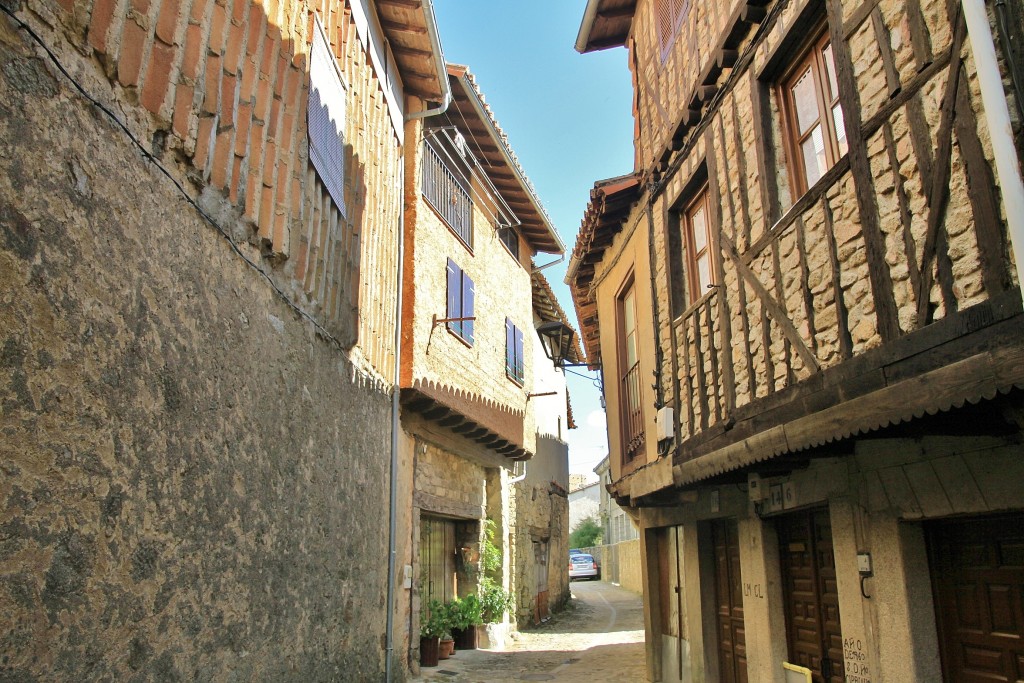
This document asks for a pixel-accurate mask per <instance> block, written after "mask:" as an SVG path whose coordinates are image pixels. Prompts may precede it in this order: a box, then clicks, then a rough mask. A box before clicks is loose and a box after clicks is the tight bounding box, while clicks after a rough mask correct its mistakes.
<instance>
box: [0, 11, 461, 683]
mask: <svg viewBox="0 0 1024 683" xmlns="http://www.w3.org/2000/svg"><path fill="white" fill-rule="evenodd" d="M2 9H3V14H2V15H0V96H2V97H0V99H2V103H0V111H2V113H0V349H2V351H0V367H2V369H3V371H2V373H0V433H2V435H3V436H2V438H0V463H2V464H0V469H2V471H3V476H2V477H0V548H2V550H0V614H2V615H3V617H2V618H0V652H2V653H3V657H2V661H0V678H3V679H5V680H126V681H127V680H166V681H171V680H184V679H197V680H227V679H232V678H237V679H241V680H282V681H284V680H296V681H310V680H339V679H348V680H356V679H360V680H371V679H379V678H380V677H381V676H383V673H384V671H385V668H386V666H387V663H386V652H385V637H384V627H383V625H384V623H385V622H386V621H387V619H386V616H387V609H386V608H385V605H386V604H387V601H386V598H387V593H388V590H387V586H388V576H387V573H388V567H387V562H386V558H387V554H388V514H387V511H388V508H389V493H388V488H389V487H388V481H389V478H390V477H391V467H390V463H389V452H390V448H389V436H390V434H391V427H390V424H391V415H392V387H393V386H394V384H395V383H396V380H397V378H396V373H395V357H396V352H397V348H396V337H397V335H396V333H395V328H396V324H397V318H398V316H397V306H396V300H397V297H396V296H395V294H396V291H397V283H398V281H399V280H398V277H399V273H398V262H399V253H400V252H399V236H400V235H401V229H400V218H401V213H402V198H403V193H402V176H403V169H404V166H403V158H404V155H405V154H406V148H407V144H406V143H405V142H404V135H405V123H404V121H405V119H406V117H407V115H408V114H409V112H410V111H412V110H417V109H422V108H423V107H424V106H425V105H424V101H431V102H432V101H437V100H441V99H443V93H444V91H445V90H446V87H447V84H446V81H445V79H446V78H447V75H446V74H445V73H444V72H443V67H439V66H438V65H443V56H442V55H441V54H440V48H439V43H438V39H437V35H436V31H435V30H434V29H433V19H432V10H431V7H430V4H429V2H423V3H419V2H414V3H409V2H401V3H393V2H388V0H382V1H381V2H377V3H367V2H360V1H359V0H354V1H353V2H340V1H339V2H327V3H313V4H308V3H304V2H284V3H277V2H273V3H257V2H250V1H249V0H235V1H234V2H231V1H228V2H223V1H220V0H214V1H206V0H194V1H193V0H185V1H183V2H170V0H166V1H160V0H157V1H154V2H150V1H148V0H144V1H141V2H135V1H132V2H104V1H102V0H99V1H97V2H92V1H91V0H86V1H84V2H45V1H40V2H36V1H35V0H32V1H28V2H6V3H4V4H3V6H2ZM385 27H386V28H385ZM392 50H394V51H392ZM318 59H319V60H322V61H320V62H317V61H316V60H318ZM314 64H320V66H321V67H323V66H326V67H327V70H326V76H325V72H323V71H320V72H317V71H316V70H315V69H316V68H315V66H314ZM322 78H326V80H317V79H322ZM311 83H312V84H313V85H312V86H311ZM332 86H333V87H334V89H333V90H331V87H332ZM313 90H316V91H317V93H319V94H320V95H322V96H323V97H322V98H321V101H319V102H318V104H320V105H323V106H325V107H326V106H327V105H326V104H325V101H323V100H326V99H331V100H332V102H333V106H334V107H335V108H334V109H330V108H329V107H328V112H329V114H330V116H331V118H332V119H333V125H334V128H331V129H330V130H331V131H333V138H332V137H331V135H330V134H327V135H326V136H325V137H323V138H316V140H317V141H319V142H317V143H316V144H320V143H321V142H322V143H323V144H326V145H327V147H326V148H319V149H321V151H323V150H324V149H326V150H327V153H329V154H333V155H334V156H333V161H332V163H335V164H336V166H335V167H334V170H335V171H339V166H340V169H341V170H340V172H337V173H331V174H325V173H324V171H323V170H322V168H321V167H317V166H315V165H314V164H313V163H311V161H310V148H311V145H312V144H314V138H315V137H316V136H315V135H314V133H318V134H324V129H323V128H322V127H321V128H316V129H314V127H313V126H311V125H308V124H307V121H309V120H311V117H312V115H313V114H317V113H321V112H320V111H319V110H314V109H313V108H312V107H311V106H310V105H309V103H310V102H311V101H313V95H314V93H313V92H311V91H313ZM321 124H323V122H321ZM323 125H326V124H323ZM368 625H372V626H368ZM398 664H399V665H402V664H404V657H402V658H400V659H399V661H398Z"/></svg>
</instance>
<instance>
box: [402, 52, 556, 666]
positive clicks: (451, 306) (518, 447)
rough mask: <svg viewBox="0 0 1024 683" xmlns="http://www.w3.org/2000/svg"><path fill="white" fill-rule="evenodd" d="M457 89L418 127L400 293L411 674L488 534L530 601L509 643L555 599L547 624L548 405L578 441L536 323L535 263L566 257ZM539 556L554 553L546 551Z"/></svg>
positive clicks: (410, 131) (552, 510)
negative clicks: (423, 626)
mask: <svg viewBox="0 0 1024 683" xmlns="http://www.w3.org/2000/svg"><path fill="white" fill-rule="evenodd" d="M448 78H449V81H450V89H451V92H452V93H453V98H452V103H451V105H450V106H449V108H448V109H447V111H445V112H441V113H438V114H437V115H435V116H430V117H427V118H424V119H422V120H419V121H413V122H410V123H409V124H408V125H407V127H406V137H407V139H408V140H410V141H411V140H416V141H417V143H416V147H415V150H413V149H410V154H409V155H408V156H407V157H406V164H405V171H406V185H405V187H406V194H405V207H404V216H405V223H404V228H405V241H404V244H405V259H404V264H405V265H404V274H403V290H402V293H403V306H402V310H403V318H402V356H401V401H402V419H401V426H402V435H401V448H400V451H401V458H402V462H403V470H404V471H406V472H410V473H411V480H408V481H406V482H404V483H403V486H404V487H405V489H406V490H407V491H408V498H407V499H408V500H409V501H410V502H411V505H409V507H408V508H407V509H406V510H405V512H404V513H403V514H404V518H403V523H404V524H407V525H408V528H409V529H410V530H411V533H410V534H409V535H407V537H406V538H408V539H409V540H408V545H407V546H406V547H404V548H401V549H400V550H399V556H400V557H401V558H403V559H402V562H403V563H404V564H405V565H406V567H407V572H408V574H409V576H410V581H408V582H407V583H406V588H407V592H406V593H405V598H404V599H403V600H404V606H402V607H401V608H400V609H405V610H407V612H406V616H403V617H401V619H402V623H408V624H410V625H411V628H410V631H409V635H410V638H409V641H408V643H407V645H408V653H409V660H410V662H411V663H412V664H413V666H415V663H416V662H417V661H418V648H419V638H418V633H419V625H420V621H421V618H422V617H423V616H424V614H425V609H426V607H427V606H428V605H429V604H430V601H431V600H439V601H441V602H445V601H448V600H451V599H452V598H455V597H463V596H465V595H468V594H470V593H475V592H476V591H477V588H478V584H479V579H480V575H479V574H480V570H481V568H480V555H481V552H480V551H481V542H482V540H483V538H484V534H485V533H486V525H487V524H488V522H489V523H490V524H492V525H493V533H494V539H495V543H496V545H497V546H498V547H499V548H500V549H501V551H502V568H501V571H500V572H499V573H500V576H499V577H498V579H499V582H500V583H501V585H502V586H503V588H504V589H505V590H507V591H508V592H510V593H512V594H513V595H514V596H515V597H516V598H517V608H518V611H517V610H513V611H512V612H511V613H510V614H508V615H507V617H506V618H505V619H503V623H504V625H505V627H506V628H514V627H515V626H516V623H517V622H516V619H517V617H518V616H523V617H526V618H532V615H533V613H534V609H535V605H538V604H541V600H543V608H544V610H546V609H547V605H548V598H547V595H550V594H551V591H549V590H548V589H547V588H546V587H545V590H543V591H541V590H538V588H539V587H540V583H544V582H543V581H541V579H543V578H544V577H543V575H541V576H540V579H538V578H537V576H538V575H537V573H536V566H538V565H545V563H546V558H547V551H546V547H547V545H548V544H549V543H550V542H551V539H552V538H554V539H555V540H556V542H557V541H558V540H559V539H561V538H563V537H564V533H563V530H562V522H560V521H559V520H560V519H562V517H561V511H560V503H559V500H558V498H559V496H558V495H557V494H554V495H552V494H551V493H550V492H549V490H548V488H549V485H548V482H536V481H534V480H532V479H529V480H528V479H525V478H524V477H523V474H524V466H526V468H528V467H529V464H531V463H534V462H537V463H539V464H540V467H541V468H542V469H543V468H546V469H548V470H550V471H551V472H552V473H557V472H558V471H559V469H560V468H559V466H558V462H557V461H558V459H559V458H561V459H563V460H564V459H565V457H566V451H565V448H564V444H561V447H559V444H557V443H555V444H553V443H551V442H550V437H551V433H550V431H549V429H548V428H547V427H546V424H545V426H544V427H543V428H542V426H541V424H540V423H539V422H538V419H540V420H541V422H544V421H545V419H546V418H543V417H541V418H539V417H538V415H539V411H541V410H542V408H541V407H539V406H541V405H543V406H545V407H544V408H543V410H545V411H550V412H551V413H552V415H553V416H555V415H558V416H560V418H559V419H560V424H562V425H566V428H567V403H566V401H565V399H564V397H565V386H564V378H562V379H561V386H560V387H558V386H555V385H552V387H551V388H547V384H545V383H548V384H550V383H551V382H552V380H551V379H550V378H548V377H547V375H549V374H551V373H552V372H553V370H552V371H547V370H546V369H545V368H543V367H537V366H536V364H535V359H536V352H535V349H536V347H537V346H538V345H539V340H538V338H537V335H536V334H535V332H534V322H535V319H536V318H537V316H538V315H540V316H542V317H543V315H547V314H546V313H542V312H540V311H538V308H537V306H536V304H535V294H534V290H535V284H534V283H535V281H536V278H538V277H540V275H539V273H537V272H535V270H534V264H533V258H534V257H535V256H537V255H538V254H540V253H547V254H561V253H562V252H563V245H562V243H561V240H560V239H559V237H558V235H557V233H556V232H555V229H554V227H553V226H552V225H551V223H550V219H549V218H548V216H547V214H546V213H545V212H544V210H543V207H542V206H541V204H540V200H539V199H538V198H537V196H536V193H535V192H534V190H533V187H532V185H531V184H530V183H529V181H528V180H527V178H526V176H525V174H524V172H523V170H522V168H521V166H520V165H519V162H518V160H517V159H516V157H515V155H514V153H513V152H512V150H511V147H510V146H509V143H508V140H507V138H506V136H505V134H504V133H503V132H502V130H501V128H500V127H499V125H498V124H497V122H496V120H495V118H494V115H493V113H492V112H491V110H490V108H489V107H488V106H487V105H486V104H485V103H484V98H483V95H482V94H481V92H480V90H479V88H478V86H477V84H476V81H475V79H474V77H473V76H472V74H471V73H470V72H469V70H468V69H467V67H465V66H460V65H454V64H450V65H448ZM541 279H542V278H541ZM556 384H557V382H556ZM542 385H543V386H545V387H546V388H545V389H544V390H543V391H544V393H545V394H546V393H547V392H548V391H556V392H560V393H561V395H562V396H563V400H562V402H561V404H559V402H558V401H557V400H555V401H550V398H551V397H550V396H547V395H545V396H543V397H541V396H534V395H533V394H535V393H537V392H540V391H541V390H540V389H538V387H539V386H542ZM556 441H557V433H556ZM552 476H555V475H554V474H552ZM536 486H540V487H541V488H542V489H543V493H542V494H541V495H542V496H543V497H542V498H540V499H539V500H537V496H536V494H537V491H536V488H535V487H536ZM402 495H403V499H404V496H405V493H403V494H402ZM531 534H532V535H531ZM534 542H536V543H537V544H538V545H541V546H543V547H541V548H539V549H537V550H536V552H535V548H534ZM561 592H562V589H561V588H560V587H559V586H557V585H556V589H555V595H556V596H557V595H560V594H561ZM540 593H545V594H546V595H544V596H539V594H540Z"/></svg>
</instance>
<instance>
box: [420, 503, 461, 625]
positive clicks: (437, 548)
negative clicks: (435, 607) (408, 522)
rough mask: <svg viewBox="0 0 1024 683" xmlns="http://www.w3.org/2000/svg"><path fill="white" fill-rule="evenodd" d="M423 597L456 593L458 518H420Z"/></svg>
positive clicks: (442, 598)
mask: <svg viewBox="0 0 1024 683" xmlns="http://www.w3.org/2000/svg"><path fill="white" fill-rule="evenodd" d="M420 575H421V577H422V580H421V588H420V589H421V591H422V595H421V597H422V600H423V604H424V605H429V604H430V601H431V600H437V601H439V602H442V603H444V602H447V601H449V600H451V599H452V598H454V597H455V595H456V586H455V522H453V521H451V520H448V519H440V518H437V517H422V518H421V521H420Z"/></svg>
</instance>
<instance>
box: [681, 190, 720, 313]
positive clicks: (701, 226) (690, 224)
mask: <svg viewBox="0 0 1024 683" xmlns="http://www.w3.org/2000/svg"><path fill="white" fill-rule="evenodd" d="M682 228H683V231H684V232H685V241H686V254H687V259H686V261H687V268H686V270H687V271H688V272H689V285H690V303H693V302H694V301H696V300H697V299H699V298H701V297H702V296H704V295H705V294H706V293H707V291H708V289H709V288H710V287H711V286H712V285H714V284H715V269H714V264H713V263H712V261H711V221H710V220H708V188H707V185H705V186H704V188H703V189H701V190H700V192H698V193H697V196H696V197H695V198H694V199H693V201H691V202H690V204H689V205H688V206H687V207H686V211H685V212H684V217H683V225H682Z"/></svg>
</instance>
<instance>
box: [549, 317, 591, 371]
mask: <svg viewBox="0 0 1024 683" xmlns="http://www.w3.org/2000/svg"><path fill="white" fill-rule="evenodd" d="M574 334H575V333H574V332H573V329H572V328H571V327H569V326H568V325H566V324H565V323H563V322H562V321H560V320H553V321H551V322H546V323H541V324H540V325H538V326H537V335H538V336H539V337H540V343H541V346H543V347H544V355H545V356H547V357H548V358H550V359H551V362H552V363H554V364H555V367H556V368H581V367H600V364H599V363H569V362H567V361H568V358H569V354H570V352H571V351H572V337H573V335H574Z"/></svg>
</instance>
